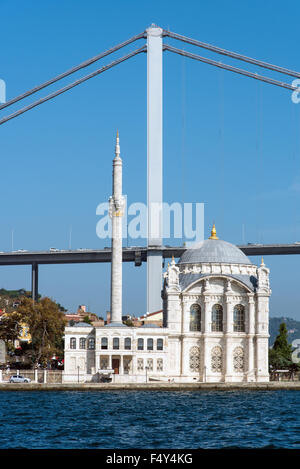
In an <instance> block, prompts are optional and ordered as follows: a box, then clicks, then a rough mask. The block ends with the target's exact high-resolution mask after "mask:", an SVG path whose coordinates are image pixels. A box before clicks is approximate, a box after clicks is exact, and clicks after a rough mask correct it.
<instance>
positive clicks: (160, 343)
mask: <svg viewBox="0 0 300 469" xmlns="http://www.w3.org/2000/svg"><path fill="white" fill-rule="evenodd" d="M156 349H157V350H163V349H164V341H163V339H157V343H156Z"/></svg>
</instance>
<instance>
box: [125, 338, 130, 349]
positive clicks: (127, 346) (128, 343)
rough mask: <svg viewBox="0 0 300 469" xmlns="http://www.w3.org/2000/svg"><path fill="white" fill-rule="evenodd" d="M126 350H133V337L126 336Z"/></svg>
mask: <svg viewBox="0 0 300 469" xmlns="http://www.w3.org/2000/svg"><path fill="white" fill-rule="evenodd" d="M124 345H125V347H124V348H125V350H131V338H130V337H126V338H125V343H124Z"/></svg>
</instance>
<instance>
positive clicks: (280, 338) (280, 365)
mask: <svg viewBox="0 0 300 469" xmlns="http://www.w3.org/2000/svg"><path fill="white" fill-rule="evenodd" d="M269 365H270V371H271V372H275V371H276V370H283V369H288V370H289V371H290V377H291V378H292V379H293V377H294V373H295V372H296V371H297V370H298V369H299V366H298V365H297V364H296V363H294V362H293V360H292V346H291V345H290V344H289V343H288V331H287V327H286V324H285V323H284V322H283V323H281V324H280V326H279V334H278V335H277V337H276V339H275V342H274V345H273V348H271V349H270V350H269Z"/></svg>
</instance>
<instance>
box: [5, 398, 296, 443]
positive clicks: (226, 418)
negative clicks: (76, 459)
mask: <svg viewBox="0 0 300 469" xmlns="http://www.w3.org/2000/svg"><path fill="white" fill-rule="evenodd" d="M0 404H1V405H0V434H1V438H0V448H1V449H9V448H30V449H58V448H61V449H97V448H107V449H110V448H113V449H128V448H129V449H130V448H150V449H151V448H154V449H159V448H170V449H172V448H182V449H183V448H189V449H193V448H195V449H196V448H220V449H221V448H298V449H299V448H300V391H293V390H291V391H246V390H245V391H244V390H243V391H208V392H207V391H186V392H170V391H167V392H166V391H165V392H164V391H98V392H93V391H88V392H87V391H85V392H80V391H74V392H70V391H60V392H54V391H49V392H48V391H28V392H27V391H9V392H7V391H1V392H0Z"/></svg>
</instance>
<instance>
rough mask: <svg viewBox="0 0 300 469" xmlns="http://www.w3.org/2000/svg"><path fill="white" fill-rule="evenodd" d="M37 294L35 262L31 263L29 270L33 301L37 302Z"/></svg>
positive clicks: (36, 268)
mask: <svg viewBox="0 0 300 469" xmlns="http://www.w3.org/2000/svg"><path fill="white" fill-rule="evenodd" d="M38 293H39V265H38V263H37V262H33V263H32V269H31V297H32V299H33V301H37V300H38Z"/></svg>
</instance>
